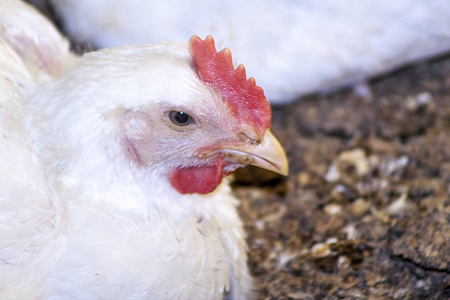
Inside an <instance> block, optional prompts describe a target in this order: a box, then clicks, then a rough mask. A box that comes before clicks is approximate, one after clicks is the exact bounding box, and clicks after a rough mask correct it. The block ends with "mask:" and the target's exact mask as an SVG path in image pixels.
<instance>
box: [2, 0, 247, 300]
mask: <svg viewBox="0 0 450 300" xmlns="http://www.w3.org/2000/svg"><path fill="white" fill-rule="evenodd" d="M4 4H5V5H6V4H7V6H2V5H4ZM15 5H16V6H15ZM5 7H7V8H11V7H12V8H13V11H15V12H16V13H17V14H19V15H20V14H21V12H22V9H24V10H25V11H27V12H30V9H29V7H28V6H25V5H24V4H23V3H21V2H18V1H12V0H8V1H6V2H4V3H3V2H2V3H1V4H0V12H2V11H3V9H4V8H5ZM34 13H35V12H34ZM1 16H2V15H1V13H0V17H1ZM39 18H40V16H39ZM39 18H38V19H39ZM8 20H9V19H8ZM0 21H2V19H0ZM41 21H42V22H44V23H43V26H41V27H39V28H37V27H36V28H28V29H29V30H28V29H27V30H25V29H23V30H22V31H21V32H22V33H23V35H22V37H23V38H24V39H25V40H33V39H34V38H36V39H35V40H34V41H35V43H34V44H33V45H32V48H31V49H28V48H26V49H25V51H18V50H17V44H16V41H17V40H14V41H11V39H9V38H8V37H7V36H6V37H5V36H1V40H0V299H222V298H223V295H224V293H225V291H227V290H229V288H230V287H232V288H233V290H232V294H231V296H232V298H233V299H248V298H251V292H250V290H251V282H252V280H251V277H250V275H249V272H248V268H247V265H246V260H247V258H246V245H245V234H244V232H243V228H242V224H241V222H240V220H239V217H238V215H237V212H236V206H237V205H238V202H237V200H236V199H235V198H234V197H233V196H232V195H231V192H230V188H229V186H228V182H226V180H225V182H222V184H221V185H220V186H219V187H218V188H217V189H216V191H215V192H214V193H211V194H208V195H198V194H191V195H181V194H179V193H178V192H177V191H176V190H175V189H174V188H173V187H172V186H171V185H170V183H169V180H168V179H167V174H166V173H164V170H165V168H167V165H168V166H170V165H171V164H173V163H174V161H175V160H176V158H171V159H167V160H166V156H167V157H170V156H175V154H176V155H178V156H180V153H176V152H175V151H174V150H172V152H171V150H170V148H167V149H168V150H167V151H166V152H167V153H166V154H164V153H163V154H164V155H166V156H164V155H163V156H164V157H163V158H164V162H163V161H161V162H159V163H155V164H154V165H152V167H149V168H141V167H138V166H136V165H134V164H133V163H132V162H130V159H129V158H128V157H127V156H126V155H125V154H126V151H124V149H123V145H122V144H121V120H122V118H123V116H124V115H125V114H126V113H127V112H130V111H135V110H138V109H142V108H143V107H148V108H149V109H150V111H151V112H156V113H158V112H159V111H158V109H160V108H161V107H162V108H161V109H162V110H164V108H165V106H166V105H175V106H179V105H189V106H191V107H194V105H193V104H195V105H197V106H199V107H200V108H195V109H199V110H200V111H203V112H204V114H207V113H206V112H209V111H211V109H210V108H211V107H214V106H216V105H219V104H220V105H223V103H222V101H220V100H219V99H216V95H214V94H212V93H211V91H210V89H209V88H207V87H205V86H204V85H203V84H202V82H201V81H200V80H199V78H198V76H197V75H196V73H195V71H194V70H193V69H192V67H191V62H190V60H189V55H188V50H187V44H186V43H165V44H154V45H147V46H144V45H142V46H130V47H121V48H116V49H110V50H104V51H101V52H98V53H91V54H89V55H86V56H84V57H81V58H78V59H76V60H74V58H73V57H72V54H70V53H69V52H68V50H67V48H64V47H65V41H64V40H63V39H62V38H61V36H60V35H59V34H56V35H55V36H54V39H53V40H52V39H49V40H47V37H45V38H44V40H45V41H46V42H45V43H49V44H48V45H53V46H54V47H56V48H58V47H59V48H58V49H59V50H55V51H56V53H59V54H60V55H55V56H53V55H50V56H46V55H47V54H46V53H47V52H46V53H44V54H43V53H42V52H41V48H40V45H41V41H42V40H41V38H40V36H41V34H42V33H45V31H46V30H47V29H46V28H48V25H49V24H48V23H47V21H46V20H45V19H41ZM8 22H9V21H8ZM11 24H12V23H11ZM13 25H14V24H13ZM24 26H25V25H24ZM36 26H39V23H38V24H37V25H36ZM31 29H33V30H31ZM41 30H42V31H41ZM53 30H54V29H53V28H52V27H51V26H50V31H51V32H52V31H53ZM37 32H38V34H37ZM30 35H31V36H30ZM21 40H23V39H21ZM23 46H25V44H24V45H23ZM58 51H60V52H58ZM42 55H44V56H42ZM43 57H44V58H45V59H44V60H45V61H46V62H48V63H49V64H46V65H40V62H42V58H43ZM64 57H65V58H64ZM62 58H64V59H63V60H62V61H61V60H60V59H62ZM48 65H51V66H52V68H51V69H48V68H47V67H46V66H48ZM220 105H219V106H220ZM203 106H205V108H204V109H203V108H202V107H203ZM224 112H226V111H223V110H221V109H220V108H219V109H218V111H214V112H213V111H211V112H210V113H208V114H218V115H220V114H222V113H224ZM160 121H162V120H159V119H158V120H155V124H156V123H157V122H160ZM162 124H164V123H162ZM161 126H162V125H161ZM135 127H139V126H135ZM153 129H154V130H155V131H156V130H157V128H156V127H155V128H153ZM145 132H146V133H147V131H145ZM158 135H159V136H160V137H159V140H161V141H165V139H166V138H167V137H166V136H164V132H159V133H158ZM155 139H156V133H155ZM156 140H157V141H159V140H158V139H156ZM181 140H182V139H181ZM182 141H183V140H182ZM182 143H187V142H186V141H183V142H182ZM182 145H183V144H182ZM160 146H161V147H163V148H164V147H172V148H173V145H170V144H167V145H166V144H165V143H160ZM164 149H165V148H164ZM163 158H161V159H163Z"/></svg>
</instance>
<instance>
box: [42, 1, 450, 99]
mask: <svg viewBox="0 0 450 300" xmlns="http://www.w3.org/2000/svg"><path fill="white" fill-rule="evenodd" d="M51 1H52V3H53V4H54V6H55V8H56V11H57V13H58V15H59V16H60V17H61V19H62V21H63V23H64V25H65V26H64V27H65V29H66V30H67V31H68V32H69V34H70V36H71V37H73V38H75V39H76V40H78V41H82V42H89V43H92V44H93V45H94V46H95V47H100V48H102V47H110V46H115V45H122V44H129V43H144V42H152V41H162V40H187V39H188V38H189V37H190V36H192V35H193V34H198V35H200V36H205V35H207V34H212V35H214V37H215V38H216V40H217V41H223V42H224V43H226V45H227V46H229V47H230V48H231V49H233V51H235V53H237V54H238V58H239V60H242V61H245V63H246V67H247V69H248V71H249V72H250V73H251V74H257V77H258V82H259V83H260V84H261V85H262V86H264V89H265V92H266V95H267V97H268V99H269V101H271V102H285V101H289V100H292V99H295V98H297V97H298V96H300V95H302V94H305V93H310V92H314V91H317V90H326V89H330V88H334V87H337V86H342V85H345V84H352V83H357V82H358V81H360V80H363V79H365V78H367V77H368V76H374V75H378V74H381V73H383V72H387V71H390V70H392V69H393V68H396V67H398V66H401V65H403V64H406V63H410V62H412V61H415V60H417V59H422V58H426V57H430V56H433V55H438V54H441V53H444V52H446V51H450V4H449V1H448V0H431V1H423V0H396V1H392V0H369V1H354V0H340V1H336V0H296V1H293V0H279V1H274V0H245V1H242V0H231V1H209V0H191V1H183V0H148V1H142V0H128V1H123V0H107V1H105V0H94V1H92V0H51Z"/></svg>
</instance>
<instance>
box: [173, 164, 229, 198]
mask: <svg viewBox="0 0 450 300" xmlns="http://www.w3.org/2000/svg"><path fill="white" fill-rule="evenodd" d="M223 160H224V157H223V156H220V157H218V158H217V159H216V164H215V165H213V166H202V167H189V168H177V169H175V171H173V172H172V174H170V176H169V181H170V183H171V184H172V186H173V187H174V188H175V189H176V190H177V191H178V192H179V193H180V194H194V193H197V194H202V195H204V194H208V193H211V192H212V191H214V190H215V189H216V187H217V186H218V185H219V184H220V183H221V182H222V178H223V177H224V176H225V175H228V174H224V172H223V167H224V161H223Z"/></svg>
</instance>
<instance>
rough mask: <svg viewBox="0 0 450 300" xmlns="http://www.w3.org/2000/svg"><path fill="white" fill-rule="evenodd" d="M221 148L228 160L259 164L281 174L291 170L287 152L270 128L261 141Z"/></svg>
mask: <svg viewBox="0 0 450 300" xmlns="http://www.w3.org/2000/svg"><path fill="white" fill-rule="evenodd" d="M220 150H221V152H222V153H224V154H225V155H226V157H225V160H227V161H233V162H237V163H239V164H242V165H253V166H257V167H260V168H264V169H267V170H270V171H273V172H276V173H279V174H281V175H287V174H288V171H289V167H288V160H287V157H286V153H285V152H284V150H283V147H282V146H281V144H280V142H278V140H277V139H276V138H275V136H274V135H273V134H272V133H271V132H270V130H266V132H265V133H264V136H263V138H262V139H261V142H259V143H243V144H239V145H224V146H223V147H221V149H220Z"/></svg>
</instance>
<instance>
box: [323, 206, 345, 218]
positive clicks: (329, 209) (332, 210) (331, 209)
mask: <svg viewBox="0 0 450 300" xmlns="http://www.w3.org/2000/svg"><path fill="white" fill-rule="evenodd" d="M324 211H325V213H326V214H327V215H329V216H334V215H337V214H340V213H341V212H342V206H341V205H339V204H336V203H330V204H328V205H326V206H325V207H324Z"/></svg>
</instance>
